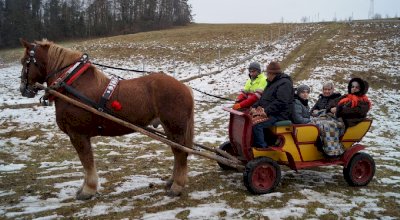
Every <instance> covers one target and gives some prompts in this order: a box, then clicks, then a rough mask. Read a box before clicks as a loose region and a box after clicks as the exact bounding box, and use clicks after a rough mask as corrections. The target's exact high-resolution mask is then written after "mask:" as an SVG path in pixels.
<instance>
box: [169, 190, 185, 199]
mask: <svg viewBox="0 0 400 220" xmlns="http://www.w3.org/2000/svg"><path fill="white" fill-rule="evenodd" d="M181 194H182V192H174V191H172V190H168V191H167V196H169V197H178V196H180V195H181Z"/></svg>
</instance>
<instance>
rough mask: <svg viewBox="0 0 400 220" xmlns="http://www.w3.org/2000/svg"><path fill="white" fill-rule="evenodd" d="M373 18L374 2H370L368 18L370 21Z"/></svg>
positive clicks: (372, 0)
mask: <svg viewBox="0 0 400 220" xmlns="http://www.w3.org/2000/svg"><path fill="white" fill-rule="evenodd" d="M373 17H374V0H371V1H370V3H369V11H368V18H369V19H372V18H373Z"/></svg>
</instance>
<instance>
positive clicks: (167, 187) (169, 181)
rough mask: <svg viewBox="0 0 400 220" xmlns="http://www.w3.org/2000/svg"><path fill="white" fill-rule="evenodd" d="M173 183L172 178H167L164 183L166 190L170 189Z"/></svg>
mask: <svg viewBox="0 0 400 220" xmlns="http://www.w3.org/2000/svg"><path fill="white" fill-rule="evenodd" d="M173 183H174V181H173V180H171V179H169V180H167V182H166V183H165V189H166V190H169V189H171V186H172V184H173Z"/></svg>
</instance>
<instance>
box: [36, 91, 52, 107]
mask: <svg viewBox="0 0 400 220" xmlns="http://www.w3.org/2000/svg"><path fill="white" fill-rule="evenodd" d="M39 102H40V104H42V106H53V102H52V101H50V100H49V94H48V93H47V94H44V95H43V96H42V97H40V99H39Z"/></svg>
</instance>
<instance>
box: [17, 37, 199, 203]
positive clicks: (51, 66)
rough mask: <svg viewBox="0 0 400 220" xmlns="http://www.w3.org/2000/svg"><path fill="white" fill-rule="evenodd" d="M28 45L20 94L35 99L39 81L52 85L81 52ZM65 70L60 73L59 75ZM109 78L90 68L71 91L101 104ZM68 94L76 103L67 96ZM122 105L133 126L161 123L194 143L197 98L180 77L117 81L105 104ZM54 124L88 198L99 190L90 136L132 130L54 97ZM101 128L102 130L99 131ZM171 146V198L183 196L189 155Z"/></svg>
mask: <svg viewBox="0 0 400 220" xmlns="http://www.w3.org/2000/svg"><path fill="white" fill-rule="evenodd" d="M20 41H21V44H22V45H23V47H25V52H24V55H23V57H22V59H21V63H22V66H23V69H22V73H21V84H20V91H21V94H22V96H25V97H29V98H33V97H34V96H35V95H36V93H37V88H35V86H34V85H35V83H36V82H38V83H45V82H46V83H47V85H51V84H52V82H54V81H55V80H56V79H57V77H59V76H60V75H61V74H62V73H64V72H65V71H64V68H63V67H65V66H69V65H71V66H72V65H74V63H76V61H77V60H79V59H80V58H81V57H82V55H83V53H81V52H78V51H72V50H70V49H67V48H63V47H61V46H59V45H56V44H54V43H52V42H49V41H47V40H42V41H36V42H34V43H29V42H27V41H25V40H23V39H20ZM60 70H62V71H60ZM109 82H110V79H109V78H107V77H106V75H104V74H103V73H102V72H100V71H99V70H98V69H96V68H95V67H94V66H93V65H90V66H89V67H88V68H87V69H86V71H85V72H84V73H83V74H81V75H80V76H79V77H78V78H77V79H76V80H75V81H73V83H72V84H71V87H73V88H74V89H75V90H77V91H79V93H80V94H82V95H84V96H86V97H88V98H89V99H91V100H93V101H95V102H96V103H98V102H99V101H100V99H101V96H102V94H103V92H104V91H105V88H106V87H107V86H108V83H109ZM64 93H65V95H67V96H69V97H71V98H74V99H77V98H76V97H75V96H73V95H71V94H69V93H68V92H64ZM115 100H116V101H118V103H119V104H120V107H122V108H121V109H120V110H119V111H115V114H116V115H117V116H120V117H121V118H123V119H124V120H127V121H128V122H130V123H133V124H136V125H139V126H147V125H149V124H150V123H151V122H152V121H153V120H159V121H160V122H161V125H162V126H163V128H164V131H165V133H166V135H167V138H168V139H170V140H172V141H174V142H176V143H179V144H181V145H184V146H186V147H192V145H193V127H194V126H193V124H194V120H193V114H194V113H193V109H194V99H193V95H192V92H191V89H190V88H189V87H187V86H185V85H184V84H182V83H181V82H179V81H177V80H176V79H174V78H172V77H170V76H167V75H165V74H163V73H153V74H150V75H146V76H143V77H140V78H136V79H130V80H121V81H119V83H118V85H117V86H116V89H115V90H114V92H113V93H112V96H111V98H110V99H109V101H108V102H107V103H106V107H107V108H108V109H112V106H110V103H112V102H113V101H115ZM55 109H56V122H57V125H58V127H59V128H60V129H61V130H62V131H63V132H65V133H66V134H67V135H68V136H69V138H70V140H71V143H72V145H73V146H74V147H75V150H76V151H77V153H78V156H79V159H80V161H81V163H82V165H83V168H84V175H85V177H84V182H83V185H82V187H81V188H80V189H79V190H78V192H77V196H76V198H77V199H80V200H84V199H90V198H91V197H92V196H93V195H95V194H96V192H97V188H98V175H97V170H96V166H95V163H94V157H93V152H92V147H91V142H90V138H91V137H94V136H99V135H101V136H118V135H124V134H128V133H132V132H133V131H132V130H130V129H128V128H126V127H124V126H122V125H120V124H117V123H115V122H112V121H110V120H108V119H105V118H102V117H101V116H97V115H95V114H93V113H90V112H88V111H86V110H83V109H81V108H79V107H76V106H74V105H72V104H70V103H67V102H65V101H62V100H59V99H55ZM99 128H101V129H99ZM171 148H172V151H173V154H174V168H173V173H172V176H171V178H170V179H169V180H168V181H167V190H168V192H169V194H170V195H175V196H176V195H180V193H181V191H182V189H183V187H184V186H185V184H186V182H187V172H188V168H187V156H188V155H187V153H186V152H183V151H181V150H177V149H176V148H173V147H171Z"/></svg>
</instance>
